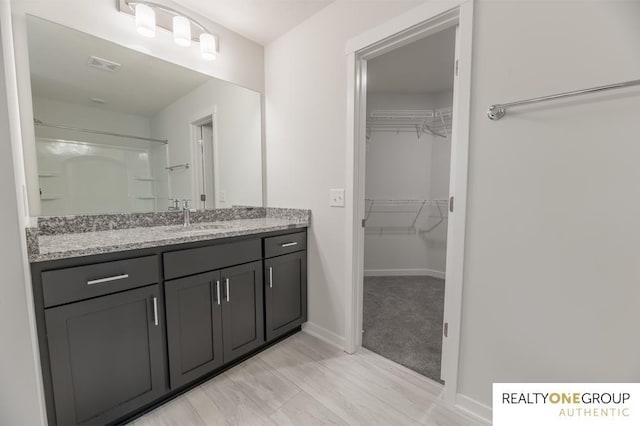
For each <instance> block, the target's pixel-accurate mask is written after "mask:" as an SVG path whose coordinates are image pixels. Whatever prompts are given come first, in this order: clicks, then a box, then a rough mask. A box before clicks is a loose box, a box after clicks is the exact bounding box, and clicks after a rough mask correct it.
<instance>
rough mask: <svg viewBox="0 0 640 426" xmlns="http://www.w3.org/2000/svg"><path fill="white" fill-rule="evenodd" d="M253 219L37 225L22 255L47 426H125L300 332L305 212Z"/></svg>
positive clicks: (268, 212)
mask: <svg viewBox="0 0 640 426" xmlns="http://www.w3.org/2000/svg"><path fill="white" fill-rule="evenodd" d="M256 210H257V213H256V212H254V211H252V212H251V213H250V215H249V216H251V217H247V218H239V219H233V220H217V221H215V223H208V222H207V223H202V220H206V219H207V218H206V217H197V216H198V214H200V212H198V213H197V214H196V218H195V220H196V223H194V224H193V225H192V227H190V228H184V227H182V226H181V225H165V226H144V227H142V226H136V227H133V228H126V227H127V226H131V224H130V223H129V224H124V225H122V224H119V223H118V220H116V219H114V218H109V219H108V220H106V221H105V220H103V219H97V221H98V222H100V220H102V222H103V223H102V224H101V223H98V224H97V225H96V220H94V222H93V223H90V219H87V218H91V216H84V217H70V218H68V219H63V218H56V219H47V218H41V219H40V221H39V227H38V229H37V230H32V231H31V233H30V235H29V243H30V244H29V245H30V257H31V261H32V266H31V272H32V279H33V293H34V301H35V310H36V321H37V327H38V334H39V345H40V354H41V363H42V372H43V382H44V387H45V396H46V404H47V413H48V417H49V423H50V424H59V425H62V424H64V425H69V424H106V423H118V422H124V421H126V420H128V419H130V418H132V417H134V416H136V415H137V414H139V413H141V412H143V411H145V410H147V409H149V408H151V407H154V406H156V405H158V404H160V403H162V402H164V401H166V400H168V399H170V398H172V397H174V396H176V395H177V394H179V393H181V392H182V391H184V390H186V389H189V388H191V387H193V386H196V385H197V384H199V383H201V382H202V381H203V380H206V379H208V378H210V377H212V376H214V375H216V374H219V373H220V372H222V371H224V369H226V368H228V367H229V366H231V365H234V364H235V363H237V362H239V361H241V360H243V359H245V358H246V357H249V356H251V355H252V354H254V353H256V352H257V351H259V350H261V349H262V348H264V347H265V346H267V345H269V344H271V343H273V342H275V341H277V340H278V339H279V338H281V337H283V336H287V335H288V334H290V333H293V332H295V331H297V330H299V329H300V326H301V325H302V324H303V323H304V322H305V321H306V319H307V279H306V275H307V273H306V259H307V255H306V240H307V231H306V228H307V227H308V226H309V215H308V212H307V211H293V210H286V214H284V215H283V214H282V213H283V211H285V210H284V209H265V208H259V209H256ZM263 212H264V215H265V216H264V217H260V216H261V215H262V214H263ZM227 214H228V213H227ZM243 214H244V213H243ZM153 215H154V214H151V213H150V214H148V215H147V216H148V217H152V216H153ZM155 215H158V214H155ZM160 215H163V218H164V219H166V218H167V217H172V216H171V215H170V214H169V213H162V214H160ZM201 216H202V215H201ZM241 216H242V215H241ZM253 216H257V217H253ZM123 217H129V215H120V218H123ZM176 217H177V214H176ZM164 219H163V220H164ZM127 220H130V219H127ZM136 220H140V218H137V219H136ZM142 220H143V221H144V218H143V219H142ZM146 222H149V219H146ZM198 222H200V223H198ZM114 223H115V225H114ZM79 224H82V225H79ZM134 225H135V224H134ZM78 226H79V228H78ZM114 226H115V228H116V229H113V230H97V231H92V230H90V229H96V228H97V229H102V228H107V229H108V228H114ZM120 226H124V227H125V229H117V228H119V227H120ZM83 227H84V228H83ZM69 228H72V229H69ZM87 230H90V231H89V232H82V231H87ZM66 231H74V232H66Z"/></svg>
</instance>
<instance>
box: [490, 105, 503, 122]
mask: <svg viewBox="0 0 640 426" xmlns="http://www.w3.org/2000/svg"><path fill="white" fill-rule="evenodd" d="M506 113H507V110H505V109H504V108H503V107H501V106H498V105H491V106H490V107H489V111H487V117H489V118H490V119H491V120H494V121H496V120H500V119H501V118H502V117H504V115H505V114H506Z"/></svg>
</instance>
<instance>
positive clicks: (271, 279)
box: [269, 266, 273, 288]
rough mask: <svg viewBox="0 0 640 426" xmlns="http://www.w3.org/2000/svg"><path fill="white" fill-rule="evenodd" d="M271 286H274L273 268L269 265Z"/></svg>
mask: <svg viewBox="0 0 640 426" xmlns="http://www.w3.org/2000/svg"><path fill="white" fill-rule="evenodd" d="M269 288H273V268H272V267H271V266H269Z"/></svg>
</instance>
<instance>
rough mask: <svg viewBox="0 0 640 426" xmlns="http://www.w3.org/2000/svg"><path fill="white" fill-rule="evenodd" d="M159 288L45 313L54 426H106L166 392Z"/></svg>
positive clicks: (64, 307) (136, 291) (153, 286)
mask: <svg viewBox="0 0 640 426" xmlns="http://www.w3.org/2000/svg"><path fill="white" fill-rule="evenodd" d="M160 308H161V303H160V300H159V288H158V285H157V284H156V285H152V286H148V287H142V288H139V289H135V290H129V291H124V292H122V293H117V294H112V295H108V296H102V297H98V298H95V299H90V300H85V301H81V302H77V303H72V304H68V305H64V306H59V307H56V308H51V309H46V310H45V320H46V326H47V339H48V344H49V357H50V361H51V376H52V381H53V394H54V400H55V410H56V421H57V424H59V425H72V424H105V423H109V422H113V421H114V420H117V419H118V418H120V417H122V416H123V415H125V414H127V413H129V412H130V411H132V410H135V409H137V408H139V407H141V406H143V405H145V404H147V403H149V402H151V401H153V400H155V399H156V398H158V397H160V396H161V395H162V394H163V393H164V391H165V389H166V378H165V364H164V356H163V354H164V345H163V339H162V335H163V332H162V329H161V326H160V319H161V318H162V315H161V312H160V311H159V310H160Z"/></svg>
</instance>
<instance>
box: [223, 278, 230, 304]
mask: <svg viewBox="0 0 640 426" xmlns="http://www.w3.org/2000/svg"><path fill="white" fill-rule="evenodd" d="M224 281H225V285H226V286H227V302H228V301H229V278H226V279H225V280H224Z"/></svg>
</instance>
